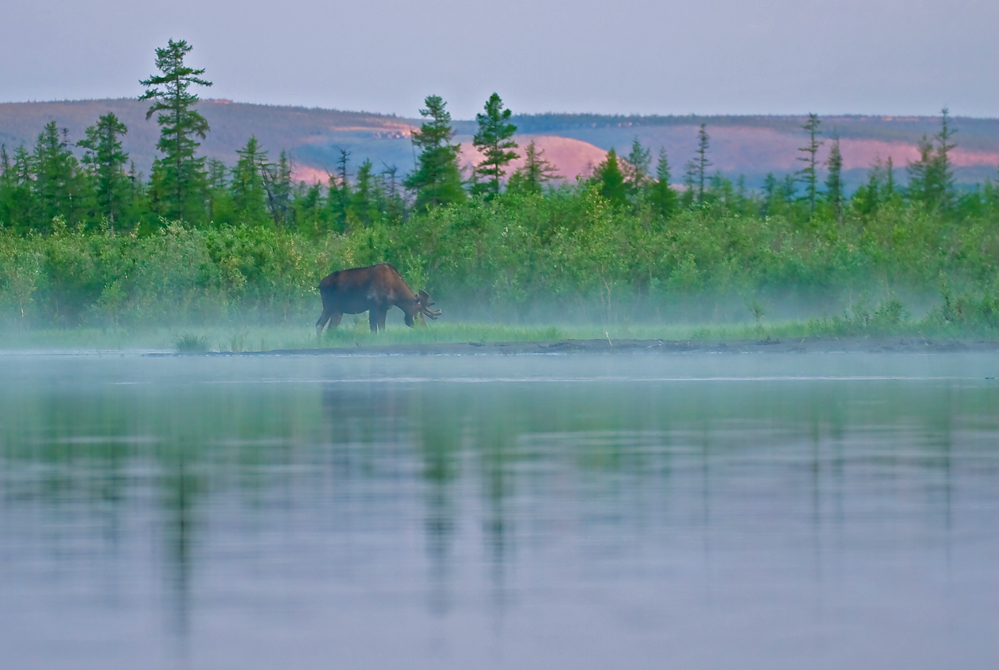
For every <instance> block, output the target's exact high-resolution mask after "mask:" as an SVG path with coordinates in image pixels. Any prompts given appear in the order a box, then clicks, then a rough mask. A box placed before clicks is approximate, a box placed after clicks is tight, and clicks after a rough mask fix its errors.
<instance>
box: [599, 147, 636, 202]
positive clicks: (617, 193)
mask: <svg viewBox="0 0 999 670" xmlns="http://www.w3.org/2000/svg"><path fill="white" fill-rule="evenodd" d="M592 182H593V184H594V186H596V187H597V190H598V192H599V193H600V195H602V196H603V197H604V198H606V199H607V200H609V201H610V202H611V203H613V204H615V205H624V204H626V203H627V198H628V184H627V183H626V182H625V177H624V172H622V171H621V166H620V164H619V163H618V161H617V152H616V151H614V147H611V150H610V151H608V152H607V158H605V159H604V161H603V162H602V163H601V164H600V165H598V166H597V167H596V168H595V169H594V170H593V179H592Z"/></svg>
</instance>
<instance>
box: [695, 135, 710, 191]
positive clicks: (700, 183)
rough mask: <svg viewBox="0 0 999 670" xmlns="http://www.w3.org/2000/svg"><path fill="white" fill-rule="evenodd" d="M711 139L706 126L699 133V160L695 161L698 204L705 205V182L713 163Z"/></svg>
mask: <svg viewBox="0 0 999 670" xmlns="http://www.w3.org/2000/svg"><path fill="white" fill-rule="evenodd" d="M709 139H711V138H710V136H709V135H708V131H707V130H705V124H703V123H702V124H701V128H700V130H698V131H697V158H695V159H694V177H695V178H696V180H697V202H698V203H701V204H703V203H704V182H705V179H706V178H707V174H708V168H709V167H710V166H711V161H709V160H708V140H709Z"/></svg>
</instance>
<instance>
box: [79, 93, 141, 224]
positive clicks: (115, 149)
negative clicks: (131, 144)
mask: <svg viewBox="0 0 999 670" xmlns="http://www.w3.org/2000/svg"><path fill="white" fill-rule="evenodd" d="M127 132H128V128H127V127H126V126H125V124H124V123H122V122H121V121H119V120H118V117H117V116H115V115H114V114H113V113H111V112H108V113H107V114H105V115H104V116H102V117H100V118H99V119H97V124H96V125H93V126H90V127H89V128H87V130H86V131H85V134H86V137H85V138H84V139H82V140H80V141H79V142H77V143H76V146H78V147H80V148H82V149H86V152H85V153H84V154H83V164H84V165H86V166H87V167H88V168H90V171H91V176H92V178H93V180H94V195H95V197H96V199H97V214H98V216H100V217H102V218H103V219H105V220H106V221H107V222H108V225H109V226H110V229H111V234H112V235H114V229H115V224H116V223H118V222H119V220H120V219H121V215H122V212H123V211H124V208H125V202H126V199H127V197H128V194H129V191H130V185H129V183H128V177H127V176H126V174H125V164H126V163H128V153H127V152H125V151H124V150H123V149H122V147H121V137H122V136H123V135H124V134H125V133H127Z"/></svg>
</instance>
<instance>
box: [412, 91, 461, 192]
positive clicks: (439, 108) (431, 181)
mask: <svg viewBox="0 0 999 670" xmlns="http://www.w3.org/2000/svg"><path fill="white" fill-rule="evenodd" d="M424 104H426V108H425V109H421V110H420V116H422V117H424V118H425V119H427V120H426V121H424V123H423V124H422V125H421V126H420V129H419V130H414V131H413V146H415V147H419V149H420V155H419V156H418V157H417V159H416V169H415V170H413V172H411V173H409V175H408V176H407V177H406V180H405V181H404V182H403V185H404V186H405V187H406V188H408V189H412V190H413V191H415V192H416V204H415V206H416V208H417V209H429V208H432V207H437V206H440V205H447V204H451V203H455V202H461V201H463V200H464V199H465V191H464V190H463V189H462V187H461V170H460V168H459V167H458V154H459V153H460V152H461V145H460V144H451V140H452V139H453V138H454V130H453V129H452V128H451V113H450V112H448V111H447V110H446V109H445V107H446V106H447V103H446V102H444V100H443V98H441V97H440V96H439V95H429V96H427V98H426V100H424Z"/></svg>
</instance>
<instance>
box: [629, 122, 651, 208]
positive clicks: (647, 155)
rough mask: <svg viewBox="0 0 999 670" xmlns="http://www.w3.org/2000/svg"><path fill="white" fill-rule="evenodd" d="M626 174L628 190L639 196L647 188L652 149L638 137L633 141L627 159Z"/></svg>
mask: <svg viewBox="0 0 999 670" xmlns="http://www.w3.org/2000/svg"><path fill="white" fill-rule="evenodd" d="M625 161H626V163H625V175H626V178H627V181H628V190H629V191H630V192H631V195H633V196H635V197H637V196H638V195H639V194H640V193H641V192H642V190H643V189H644V188H645V186H646V183H647V182H648V179H649V167H650V166H651V165H652V150H651V149H646V148H645V147H643V146H642V143H641V142H639V140H638V138H637V137H636V138H635V140H634V141H633V142H632V143H631V153H629V154H628V157H627V158H626V159H625Z"/></svg>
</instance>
